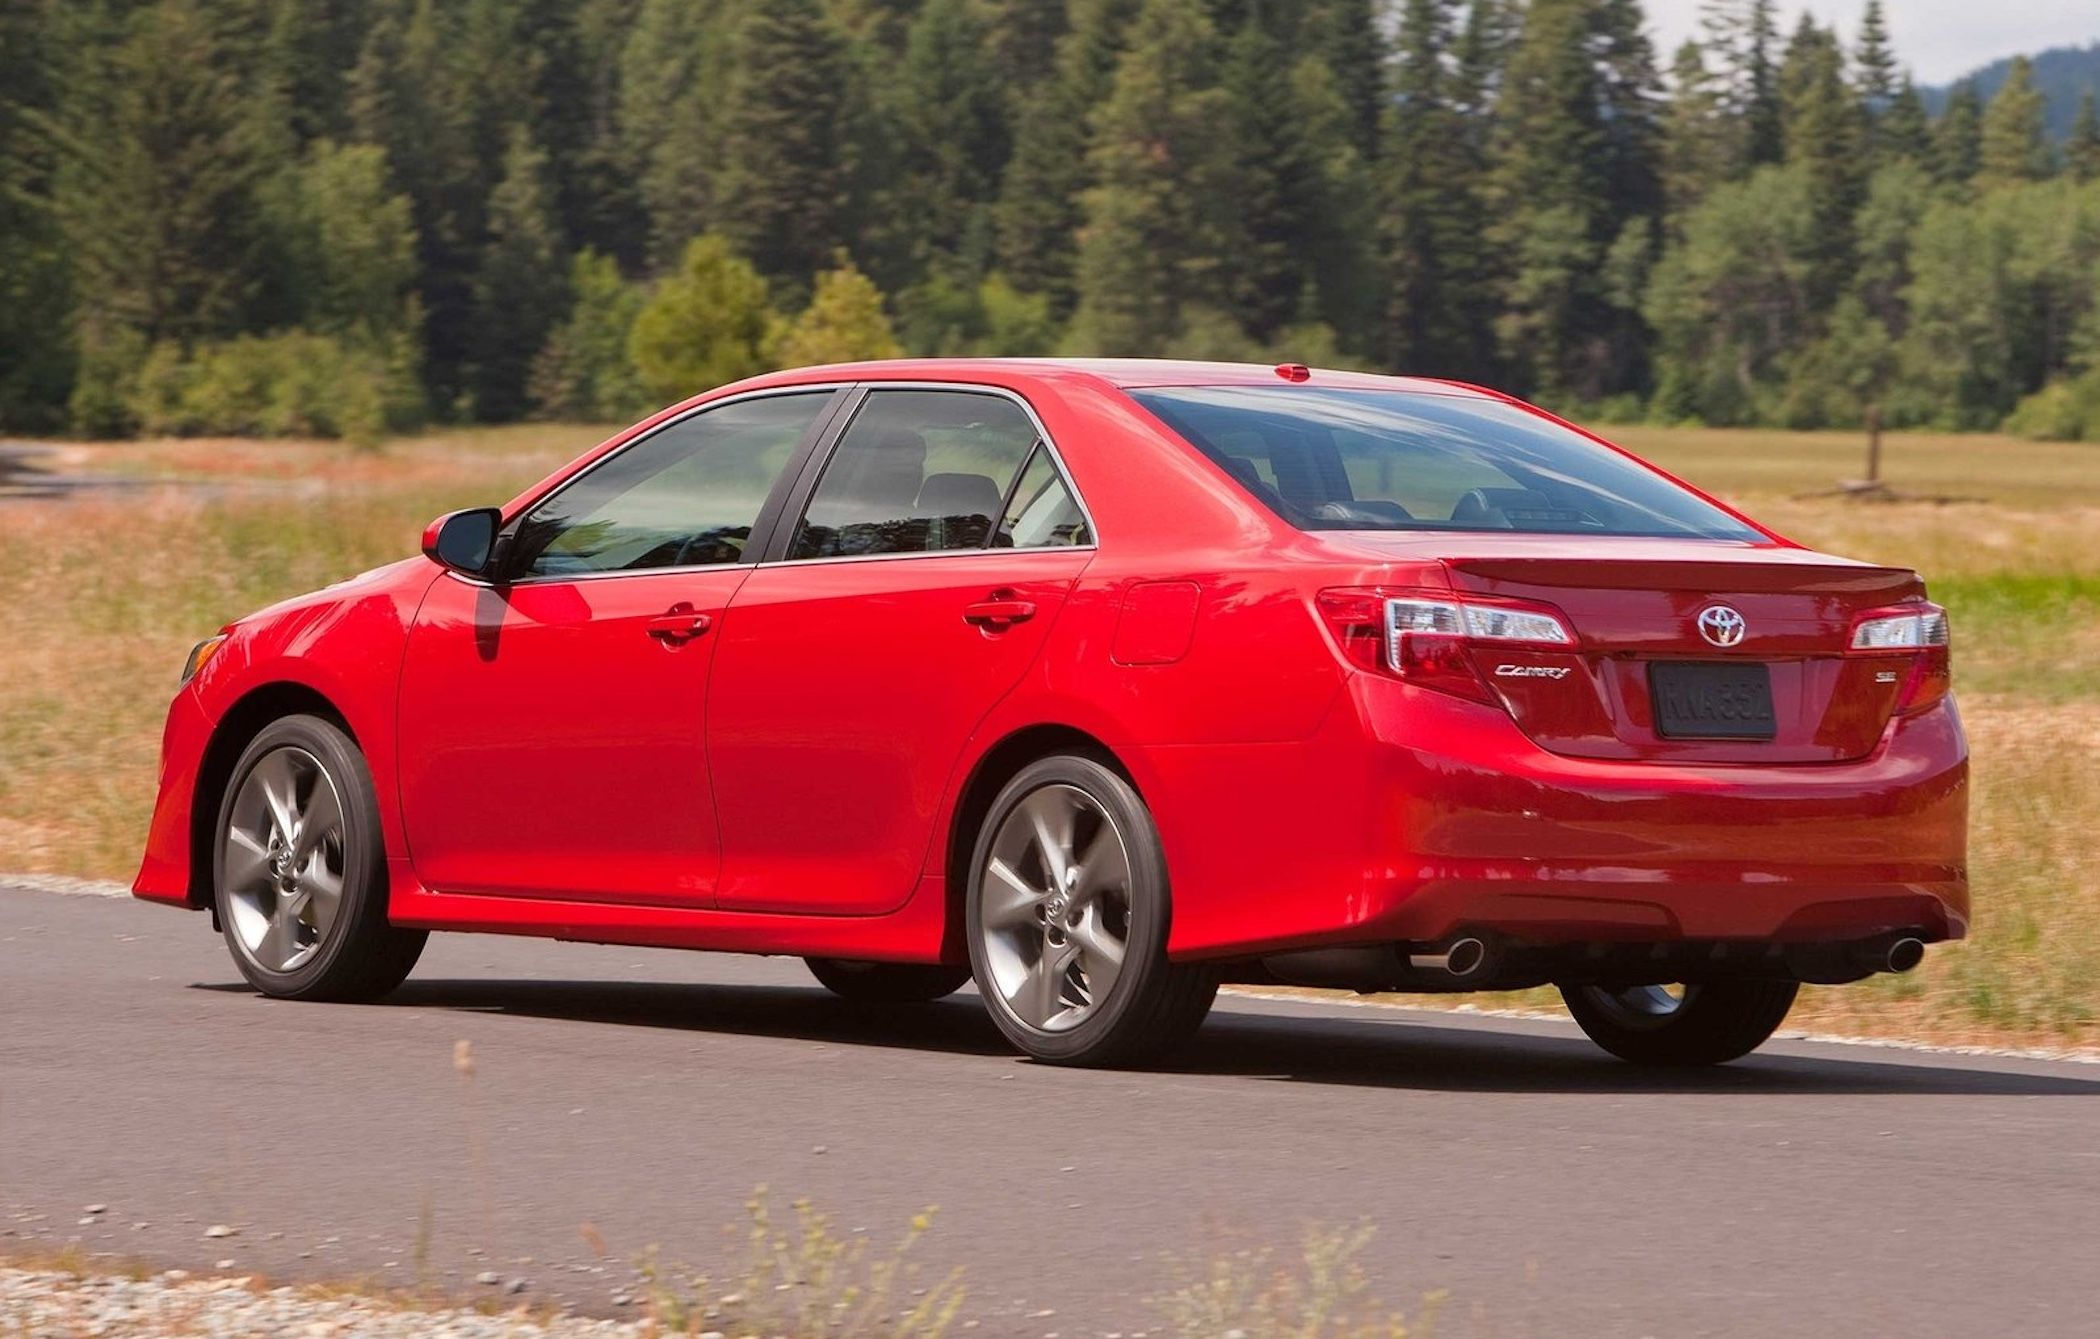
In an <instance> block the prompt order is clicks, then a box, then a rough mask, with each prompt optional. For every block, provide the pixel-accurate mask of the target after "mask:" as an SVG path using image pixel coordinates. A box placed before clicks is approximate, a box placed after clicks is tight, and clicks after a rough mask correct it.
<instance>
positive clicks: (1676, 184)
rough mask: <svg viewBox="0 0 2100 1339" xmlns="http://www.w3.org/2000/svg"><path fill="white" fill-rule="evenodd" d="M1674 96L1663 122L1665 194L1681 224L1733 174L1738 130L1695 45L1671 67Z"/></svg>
mask: <svg viewBox="0 0 2100 1339" xmlns="http://www.w3.org/2000/svg"><path fill="white" fill-rule="evenodd" d="M1670 85H1671V88H1672V90H1673V96H1672V97H1671V99H1670V104H1669V109H1668V111H1667V113H1666V114H1665V117H1664V121H1663V166H1662V173H1663V195H1664V199H1665V201H1666V203H1667V206H1668V217H1669V218H1670V219H1671V220H1672V221H1673V226H1674V224H1675V223H1676V222H1678V221H1681V220H1682V219H1683V218H1684V216H1685V215H1686V214H1688V213H1689V212H1690V211H1691V210H1692V208H1693V207H1694V206H1696V205H1697V204H1698V203H1699V201H1701V200H1703V199H1705V198H1706V195H1707V193H1708V192H1710V191H1711V190H1713V189H1714V187H1716V186H1719V185H1720V184H1721V183H1722V182H1724V181H1727V180H1728V178H1729V176H1730V174H1731V173H1732V171H1733V169H1734V158H1733V154H1732V147H1733V145H1734V142H1735V138H1734V127H1733V126H1732V125H1731V124H1730V122H1729V118H1728V116H1727V113H1726V111H1725V110H1724V107H1723V103H1722V90H1721V88H1720V85H1719V82H1718V81H1717V80H1716V79H1715V77H1714V75H1713V73H1712V72H1711V71H1709V70H1708V69H1707V68H1706V59H1705V53H1704V51H1702V50H1701V48H1700V46H1699V44H1698V43H1697V42H1690V41H1688V42H1686V43H1685V44H1684V45H1682V46H1680V47H1679V48H1678V49H1677V59H1676V60H1675V62H1673V63H1672V65H1671V67H1670Z"/></svg>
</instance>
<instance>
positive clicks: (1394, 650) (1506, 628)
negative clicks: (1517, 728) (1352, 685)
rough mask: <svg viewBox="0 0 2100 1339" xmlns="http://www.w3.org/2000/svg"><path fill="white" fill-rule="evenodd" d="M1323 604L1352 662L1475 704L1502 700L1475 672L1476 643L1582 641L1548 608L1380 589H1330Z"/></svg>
mask: <svg viewBox="0 0 2100 1339" xmlns="http://www.w3.org/2000/svg"><path fill="white" fill-rule="evenodd" d="M1315 604H1316V605H1317V606H1318V607H1319V610H1320V617H1321V618H1322V619H1323V620H1324V621H1325V622H1326V624H1327V629H1328V631H1329V632H1330V633H1331V634H1332V635H1333V637H1334V640H1335V645H1336V646H1337V647H1338V648H1339V649H1340V651H1341V653H1342V658H1343V659H1345V660H1347V661H1348V662H1349V663H1350V664H1352V665H1355V666H1356V667H1357V668H1359V669H1365V670H1371V671H1373V672H1375V673H1382V674H1390V675H1393V676H1395V677H1397V678H1401V679H1405V680H1407V681H1408V682H1409V683H1412V684H1416V685H1418V686H1420V687H1423V688H1434V689H1436V690H1437V691H1439V692H1444V693H1453V694H1456V695H1457V696H1460V697H1465V698H1470V699H1472V700H1473V701H1475V702H1487V703H1493V702H1494V701H1495V700H1496V698H1495V694H1494V691H1493V690H1492V689H1491V688H1489V687H1488V685H1487V683H1486V681H1485V680H1483V679H1482V678H1481V677H1480V673H1479V671H1478V670H1476V669H1475V668H1474V666H1473V657H1472V653H1471V650H1472V647H1473V646H1474V645H1475V644H1479V643H1485V644H1490V645H1498V646H1510V645H1528V646H1560V647H1567V646H1573V645H1574V643H1575V638H1574V636H1573V635H1572V634H1570V633H1569V631H1568V625H1567V624H1566V623H1565V622H1564V621H1562V619H1561V616H1560V614H1559V612H1558V611H1556V610H1554V609H1551V608H1548V607H1546V606H1543V605H1531V604H1520V603H1517V602H1515V601H1508V600H1495V601H1489V600H1478V599H1472V598H1460V597H1458V596H1456V595H1454V594H1452V593H1451V592H1449V591H1392V590H1383V589H1380V588H1378V587H1345V588H1340V589H1335V590H1323V591H1321V592H1320V593H1319V595H1318V596H1317V597H1316V599H1315Z"/></svg>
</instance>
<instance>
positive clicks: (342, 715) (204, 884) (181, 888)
mask: <svg viewBox="0 0 2100 1339" xmlns="http://www.w3.org/2000/svg"><path fill="white" fill-rule="evenodd" d="M436 575H437V569H436V568H435V567H434V566H433V565H431V564H430V563H429V562H427V561H425V560H423V559H420V558H418V559H412V560H409V561H407V562H403V563H397V564H394V565H392V566H390V567H383V568H380V569H378V570H377V571H374V572H369V573H366V574H365V575H363V576H361V577H356V578H353V579H352V580H350V581H347V582H343V583H341V584H339V585H336V586H331V587H329V588H328V589H327V590H325V591H320V592H316V593H315V594H313V595H310V596H303V597H301V598H299V599H296V600H291V601H287V602H285V603H283V604H279V605H275V606H272V607H271V608H269V609H266V610H264V611H262V612H261V613H258V614H254V615H251V616H249V617H248V618H245V619H242V620H241V621H240V622H238V623H236V624H234V625H233V626H232V627H231V629H230V630H229V631H228V634H227V639H226V642H225V644H224V645H223V646H221V647H220V648H219V650H218V652H217V653H216V654H215V655H213V656H212V657H211V659H210V660H208V661H206V662H205V664H204V667H203V668H202V669H201V670H199V671H198V673H197V676H196V677H195V678H193V679H192V680H190V682H188V683H187V684H184V685H183V686H182V688H181V689H180V690H179V691H178V692H177V693H176V694H175V698H174V700H173V701H172V702H171V703H170V704H169V707H168V719H167V725H166V727H165V729H164V730H163V732H162V736H161V764H160V780H159V789H158V794H157V796H156V798H155V801H154V808H153V818H152V821H151V823H150V825H149V827H148V830H147V838H146V850H145V854H144V857H143V859H142V861H141V863H140V866H139V872H138V876H137V877H136V879H134V881H133V883H132V891H133V892H134V893H135V894H137V895H138V896H139V897H141V898H143V899H146V900H148V901H154V902H164V903H169V904H173V905H177V906H189V907H202V906H205V905H207V904H208V903H209V901H210V891H211V890H210V883H211V879H210V868H209V865H208V863H206V859H207V858H206V855H205V851H204V840H203V832H204V829H205V827H206V826H207V825H208V824H209V823H210V822H211V821H212V819H213V818H214V817H215V816H216V813H217V806H218V800H219V794H220V787H222V786H223V785H224V783H225V780H226V773H227V772H228V771H229V770H230V769H231V767H232V764H233V762H234V761H235V758H236V757H237V756H238V754H239V751H240V748H241V747H242V746H243V745H244V744H245V743H246V741H247V740H248V739H250V738H252V737H253V735H254V733H255V731H256V730H258V729H260V728H261V727H262V726H263V725H265V724H267V723H268V722H269V721H270V720H272V719H275V718H276V717H277V716H280V715H283V714H285V713H286V712H289V711H298V710H315V709H322V708H325V709H326V710H327V711H328V712H329V713H331V714H333V715H334V716H335V717H337V718H338V719H339V720H340V722H341V723H342V725H343V726H344V727H345V728H346V729H347V730H348V731H349V732H350V734H351V736H352V737H353V738H354V739H355V740H356V741H357V745H358V747H359V749H361V750H362V751H363V753H364V755H365V761H366V764H367V766H369V767H370V768H371V772H372V781H373V787H374V790H375V791H376V793H377V796H378V800H379V820H380V829H381V833H382V835H383V838H384V840H385V843H386V849H387V855H388V857H389V863H390V864H391V863H393V862H395V861H396V860H399V859H402V858H405V854H406V847H405V846H404V845H403V842H402V837H401V834H402V831H403V826H402V822H401V812H400V791H399V787H398V786H397V784H396V781H395V777H396V757H395V740H394V699H395V694H396V691H397V688H398V685H399V682H400V676H401V662H402V657H403V655H404V653H405V650H406V647H407V642H408V630H409V628H410V626H411V625H412V624H413V623H414V621H415V613H416V609H417V607H418V606H419V605H420V604H421V602H422V597H423V593H424V592H425V591H426V590H428V589H429V586H430V582H431V580H432V579H434V578H435V577H436Z"/></svg>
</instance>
